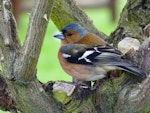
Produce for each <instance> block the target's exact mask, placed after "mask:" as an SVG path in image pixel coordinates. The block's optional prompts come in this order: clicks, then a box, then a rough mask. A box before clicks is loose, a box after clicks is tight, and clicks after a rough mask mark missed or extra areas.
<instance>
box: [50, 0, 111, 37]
mask: <svg viewBox="0 0 150 113" xmlns="http://www.w3.org/2000/svg"><path fill="white" fill-rule="evenodd" d="M64 6H65V7H64ZM62 14H63V15H62ZM51 19H52V20H53V22H54V23H55V25H56V26H57V28H58V29H59V30H61V29H62V28H63V27H65V26H66V25H68V24H70V23H79V24H81V25H82V26H84V27H85V28H87V30H89V31H90V32H93V33H95V34H97V35H99V36H100V37H102V38H104V39H106V38H108V37H107V36H106V35H105V34H104V33H102V32H99V31H98V30H97V29H96V27H95V26H94V25H93V22H92V21H91V20H90V19H89V17H88V16H87V15H86V14H85V13H84V12H83V11H82V10H81V9H80V8H79V7H78V6H77V5H76V3H75V1H74V0H56V1H55V3H54V8H53V12H52V16H51Z"/></svg>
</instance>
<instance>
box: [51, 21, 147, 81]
mask: <svg viewBox="0 0 150 113" xmlns="http://www.w3.org/2000/svg"><path fill="white" fill-rule="evenodd" d="M54 37H56V38H58V39H61V47H60V49H59V52H58V58H59V62H60V64H61V66H62V68H63V69H64V70H65V72H66V73H68V74H69V75H71V76H73V77H74V78H76V79H78V80H82V81H94V80H98V79H102V78H104V77H106V74H107V72H109V71H111V70H116V69H121V70H125V71H127V72H130V73H132V74H135V75H139V76H141V77H147V75H148V74H147V73H146V72H145V71H143V70H141V69H139V68H138V67H136V66H135V65H133V64H131V63H129V62H127V61H126V60H125V59H123V58H122V53H121V52H120V51H119V50H117V49H115V48H113V47H112V46H110V45H108V44H107V43H106V42H105V41H104V40H103V39H101V38H100V37H98V36H97V35H95V34H93V33H90V32H89V31H87V30H86V29H85V28H83V27H81V26H80V25H79V24H76V23H73V24H69V25H68V26H66V27H65V28H63V29H62V32H61V33H59V34H56V35H54Z"/></svg>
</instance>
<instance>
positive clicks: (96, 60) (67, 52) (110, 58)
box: [61, 44, 148, 77]
mask: <svg viewBox="0 0 150 113" xmlns="http://www.w3.org/2000/svg"><path fill="white" fill-rule="evenodd" d="M61 52H62V54H63V56H64V58H65V59H66V60H67V61H68V62H70V63H75V64H83V65H93V66H94V67H95V66H99V67H102V68H108V70H109V68H110V70H112V69H113V68H114V67H117V68H118V69H122V70H125V71H127V72H130V73H132V74H135V75H139V76H141V77H147V75H148V74H147V73H146V72H145V71H143V70H141V69H139V68H138V67H137V66H135V65H134V64H132V63H129V62H127V61H126V60H125V59H122V58H121V57H122V53H121V52H120V51H119V50H117V49H115V48H113V47H111V46H109V45H106V46H102V45H98V46H93V47H88V46H86V45H84V44H69V45H66V46H63V47H62V48H61Z"/></svg>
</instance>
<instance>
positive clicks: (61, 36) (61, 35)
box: [54, 32, 65, 40]
mask: <svg viewBox="0 0 150 113" xmlns="http://www.w3.org/2000/svg"><path fill="white" fill-rule="evenodd" d="M54 37H55V38H58V39H61V40H64V39H65V36H64V35H63V33H62V32H59V33H57V34H55V35H54Z"/></svg>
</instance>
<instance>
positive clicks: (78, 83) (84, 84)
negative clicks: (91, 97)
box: [73, 78, 91, 89]
mask: <svg viewBox="0 0 150 113" xmlns="http://www.w3.org/2000/svg"><path fill="white" fill-rule="evenodd" d="M73 83H74V84H75V85H76V86H77V87H79V88H81V89H87V88H91V82H85V81H81V80H77V79H76V78H73Z"/></svg>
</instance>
